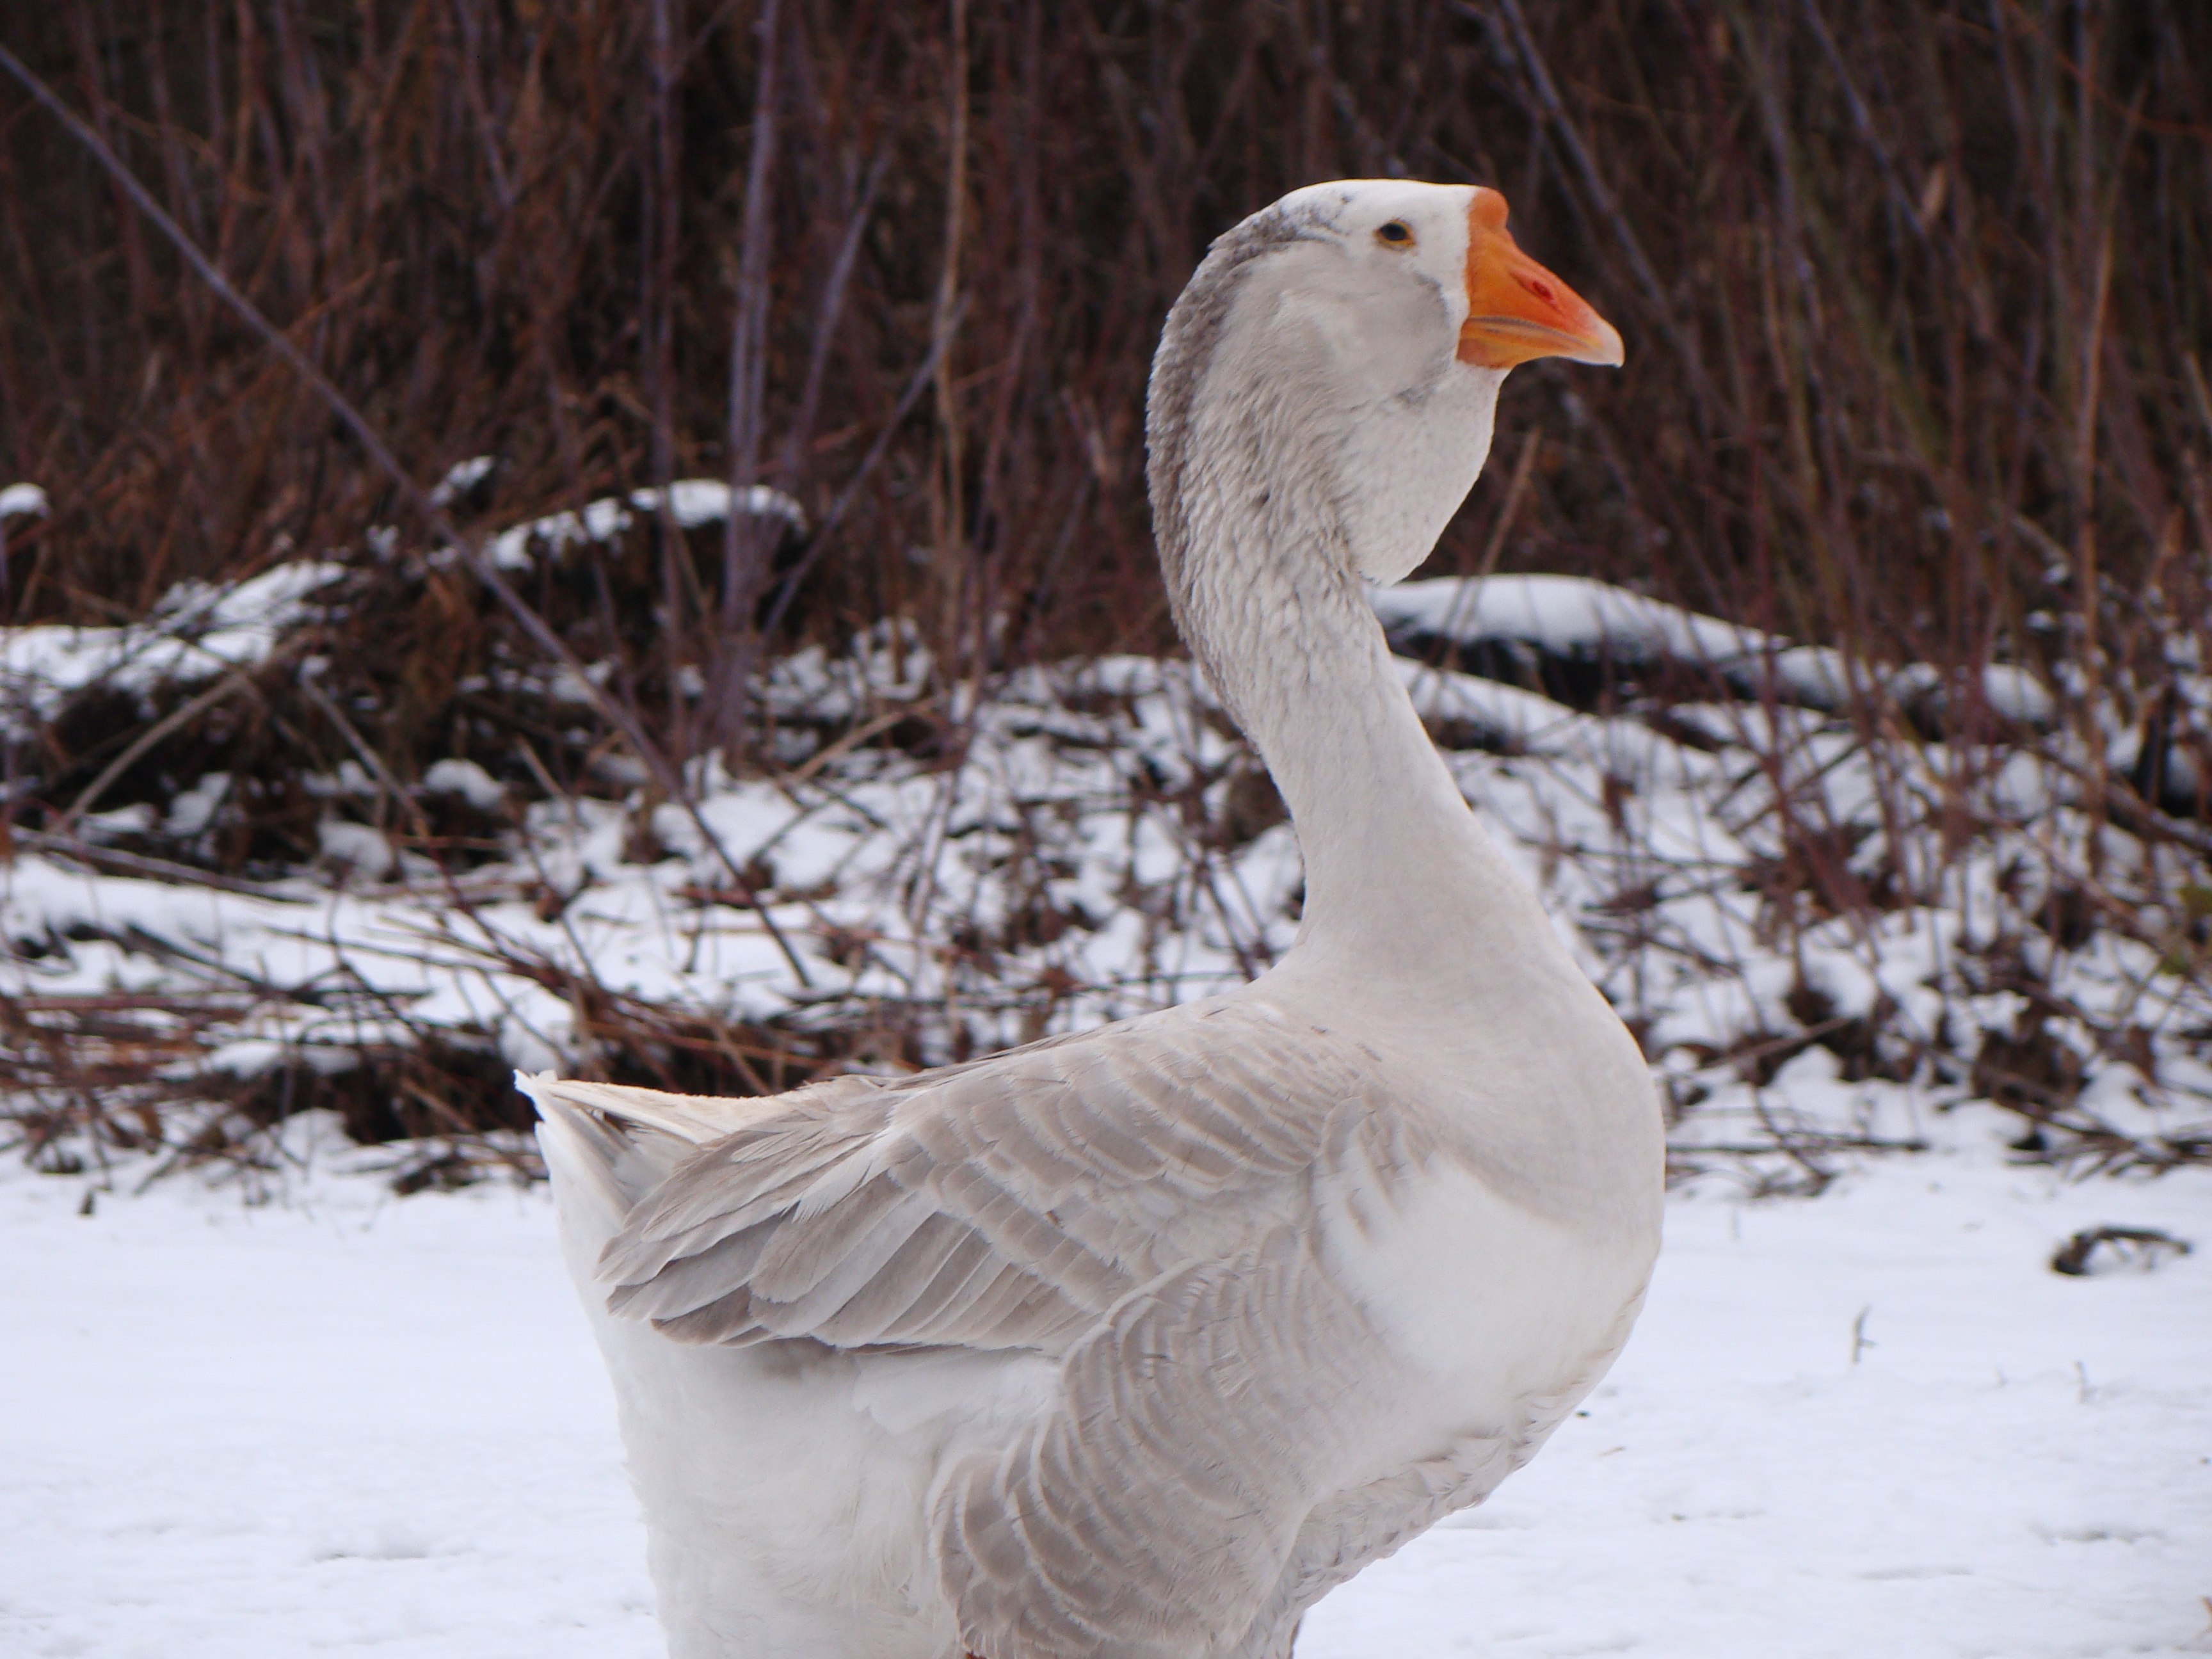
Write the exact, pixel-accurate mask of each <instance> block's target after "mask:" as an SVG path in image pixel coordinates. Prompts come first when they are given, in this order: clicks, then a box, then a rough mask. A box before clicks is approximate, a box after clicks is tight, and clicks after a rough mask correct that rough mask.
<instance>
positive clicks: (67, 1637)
mask: <svg viewBox="0 0 2212 1659" xmlns="http://www.w3.org/2000/svg"><path fill="white" fill-rule="evenodd" d="M1952 1125H1953V1131H1954V1132H1953V1133H1951V1135H1950V1136H1949V1137H1948V1139H1947V1140H1946V1141H1945V1143H1944V1144H1943V1145H1942V1146H1939V1147H1938V1149H1937V1150H1936V1151H1935V1152H1929V1153H1925V1154H1922V1155H1919V1156H1917V1157H1912V1158H1893V1159H1890V1160H1887V1161H1875V1162H1872V1163H1869V1164H1863V1165H1862V1166H1860V1167H1858V1168H1857V1169H1856V1170H1853V1171H1852V1172H1850V1173H1849V1174H1847V1175H1846V1176H1844V1178H1843V1179H1842V1180H1841V1181H1840V1182H1838V1184H1837V1185H1836V1186H1835V1187H1834V1188H1831V1189H1830V1191H1829V1192H1828V1193H1827V1194H1826V1195H1824V1196H1822V1197H1820V1198H1818V1199H1811V1200H1802V1199H1796V1200H1776V1199H1766V1200H1747V1199H1745V1198H1744V1197H1743V1196H1742V1194H1741V1190H1740V1189H1738V1188H1733V1187H1731V1186H1729V1184H1727V1183H1724V1182H1718V1181H1711V1182H1706V1183H1705V1184H1704V1185H1702V1186H1701V1187H1700V1188H1698V1189H1696V1190H1693V1191H1691V1192H1688V1193H1686V1194H1679V1195H1678V1196H1677V1197H1676V1198H1675V1199H1674V1201H1673V1202H1672V1203H1671V1204H1670V1206H1669V1213H1668V1240H1667V1246H1666V1249H1665V1252H1664V1254H1663V1255H1662V1259H1661V1262H1660V1267H1659V1270H1658V1273H1657V1276H1656V1279H1655V1282H1654V1284H1653V1287H1652V1291H1651V1296H1650V1302H1649V1304H1648V1305H1647V1307H1646V1310H1645V1312H1644V1317H1643V1320H1642V1322H1641V1323H1640V1324H1639V1325H1638V1329H1637V1332H1636V1334H1635V1336H1634V1338H1633V1340H1632V1342H1631V1344H1630V1346H1629V1348H1628V1352H1627V1353H1626V1355H1625V1356H1624V1357H1623V1358H1622V1360H1621V1361H1620V1364H1619V1365H1618V1366H1617V1367H1616V1368H1615V1370H1614V1371H1613V1375H1612V1376H1611V1377H1610V1378H1609V1379H1608V1380H1607V1382H1606V1383H1603V1384H1601V1386H1600V1388H1599V1389H1598V1391H1597V1392H1596V1393H1595V1395H1593V1396H1592V1397H1591V1398H1590V1400H1589V1401H1587V1402H1586V1403H1585V1414H1582V1415H1578V1416H1577V1417H1575V1418H1572V1419H1569V1421H1568V1422H1567V1424H1566V1425H1565V1427H1563V1428H1562V1429H1561V1430H1560V1431H1559V1434H1558V1436H1557V1437H1555V1438H1554V1440H1553V1443H1552V1444H1551V1446H1550V1447H1549V1448H1548V1449H1547V1450H1546V1451H1545V1452H1544V1453H1543V1454H1542V1455H1541V1456H1540V1457H1539V1458H1538V1459H1537V1460H1536V1462H1534V1464H1533V1465H1531V1466H1530V1467H1529V1468H1528V1469H1527V1470H1525V1471H1523V1472H1522V1474H1519V1475H1517V1476H1516V1477H1515V1478H1514V1479H1513V1480H1511V1481H1510V1482H1509V1483H1508V1484H1507V1485H1506V1486H1504V1488H1503V1489H1502V1490H1501V1491H1500V1492H1499V1493H1498V1496H1497V1497H1496V1498H1493V1499H1492V1501H1491V1502H1490V1503H1489V1504H1486V1505H1485V1506H1483V1507H1482V1508H1480V1509H1478V1510H1472V1511H1468V1512H1466V1513H1464V1514H1462V1516H1457V1517H1455V1518H1454V1519H1452V1520H1451V1521H1449V1522H1447V1523H1445V1524H1444V1525H1443V1526H1441V1527H1439V1528H1437V1529H1436V1530H1434V1531H1432V1532H1431V1533H1430V1534H1426V1535H1425V1536H1424V1537H1423V1538H1421V1539H1419V1540H1417V1541H1415V1542H1414V1543H1413V1544H1412V1545H1410V1546H1409V1547H1407V1549H1405V1550H1404V1551H1402V1552H1401V1553H1400V1554H1399V1555H1398V1556H1396V1557H1395V1558H1394V1559H1391V1560H1389V1561H1386V1562H1383V1563H1382V1564H1380V1565H1376V1566H1375V1567H1373V1568H1370V1570H1369V1571H1367V1572H1366V1573H1365V1574H1364V1575H1362V1576H1361V1577H1359V1578H1358V1579H1356V1580H1354V1581H1353V1582H1352V1583H1350V1584H1349V1585H1347V1586H1346V1587H1345V1588H1343V1589H1340V1590H1339V1591H1337V1592H1336V1593H1335V1594H1334V1595H1332V1596H1330V1597H1329V1598H1328V1600H1327V1601H1325V1602H1323V1603H1322V1605H1321V1607H1318V1608H1317V1609H1316V1611H1315V1613H1313V1614H1312V1616H1311V1617H1310V1620H1308V1623H1307V1627H1306V1630H1305V1632H1304V1635H1303V1637H1302V1638H1301V1641H1300V1645H1299V1648H1298V1656H1299V1659H1405V1656H1409V1655H1446V1654H1453V1653H1486V1654H1492V1655H1499V1656H1504V1655H1566V1654H1589V1653H1615V1654H1627V1655H1632V1656H1648V1659H1676V1656H1679V1659H1739V1656H1741V1659H1798V1656H1802V1659H1815V1656H1829V1655H1853V1656H1857V1655H1864V1654H1881V1655H1883V1656H1885V1659H1888V1656H1902V1659H1918V1656H1929V1659H1934V1656H1954V1655H1955V1656H1961V1659H1964V1656H1982V1655H2002V1656H2007V1659H2043V1656H2051V1659H2061V1656H2063V1659H2093V1656H2101V1655H2108V1654H2109V1655H2115V1656H2117V1655H2120V1654H2130V1655H2139V1656H2165V1655H2173V1656H2181V1655H2187V1654H2202V1653H2205V1652H2207V1651H2212V1633H2209V1632H2208V1613H2207V1609H2206V1607H2204V1605H2203V1601H2202V1600H2201V1599H2200V1598H2202V1597H2203V1596H2204V1595H2207V1594H2208V1593H2212V1250H2208V1249H2205V1248H2203V1246H2204V1244H2205V1243H2206V1242H2207V1241H2206V1239H2205V1237H2204V1235H2205V1233H2206V1231H2207V1229H2206V1227H2205V1221H2206V1218H2207V1217H2208V1216H2212V1171H2207V1170H2184V1171H2179V1172H2177V1173H2175V1174H2172V1175H2169V1176H2165V1177H2162V1178H2160V1179H2159V1180H2156V1181H2148V1182H2116V1181H2099V1182H2086V1183H2081V1182H2073V1183H2069V1182H2063V1181H2061V1180H2060V1179H2058V1178H2057V1176H2054V1175H2053V1174H2052V1173H2051V1172H2050V1171H2048V1170H2040V1169H2025V1168H2012V1167H2008V1166H2007V1165H2006V1164H2004V1163H2003V1162H2002V1159H2001V1158H2000V1157H1999V1156H1998V1155H1997V1152H1996V1137H1997V1136H1998V1135H1999V1134H2000V1133H2002V1132H2003V1131H2004V1130H2005V1128H2006V1127H2007V1125H2006V1124H2005V1123H2004V1122H2001V1121H1999V1119H1998V1115H1996V1114H1995V1113H1994V1112H1988V1111H1982V1112H1980V1113H1979V1114H1978V1115H1974V1114H1969V1115H1964V1116H1961V1117H1959V1118H1955V1119H1954V1120H1952ZM287 1145H288V1146H289V1148H290V1150H291V1151H292V1152H294V1154H295V1156H297V1157H299V1158H301V1159H303V1160H304V1163H303V1164H292V1165H290V1166H288V1168H287V1170H286V1171H285V1173H283V1174H282V1175H280V1176H275V1177H271V1178H270V1179H269V1180H268V1182H266V1183H265V1186H264V1189H263V1190H261V1191H259V1192H258V1193H252V1194H249V1193H246V1192H242V1191H241V1190H240V1189H239V1188H236V1187H228V1186H220V1187H216V1188H209V1187H207V1186H205V1185H204V1184H202V1183H199V1182H192V1181H185V1180H177V1179H170V1180H167V1181H164V1182H159V1183H157V1184H155V1185H154V1186H152V1187H151V1188H149V1189H148V1190H146V1191H145V1192H143V1194H138V1195H136V1196H131V1195H128V1189H129V1188H130V1187H131V1185H132V1184H134V1182H135V1179H136V1177H137V1176H138V1175H140V1174H141V1173H143V1172H142V1171H140V1170H137V1169H135V1168H133V1169H128V1170H118V1171H117V1172H116V1184H117V1185H118V1187H121V1188H124V1191H123V1192H120V1193H109V1192H106V1191H101V1192H100V1193H99V1194H98V1195H97V1196H96V1200H95V1202H94V1207H93V1209H92V1212H91V1213H90V1214H89V1215H85V1214H81V1213H80V1208H81V1204H82V1200H83V1199H84V1197H85V1195H86V1193H87V1191H88V1182H87V1181H86V1180H83V1179H69V1178H61V1177H54V1176H34V1175H32V1174H30V1173H28V1172H27V1171H26V1170H22V1169H21V1168H20V1167H18V1166H15V1165H12V1164H9V1165H4V1166H0V1256H4V1259H5V1260H6V1261H8V1262H9V1267H10V1271H9V1273H7V1274H6V1275H5V1276H4V1277H0V1328H4V1329H5V1330H6V1331H7V1332H8V1333H9V1364H7V1365H6V1366H5V1367H0V1413H4V1415H5V1420H6V1421H8V1422H9V1424H10V1425H12V1426H11V1431H10V1433H9V1449H8V1455H6V1456H5V1457H4V1458H0V1650H4V1651H6V1652H7V1653H9V1654H11V1655H13V1654H22V1655H25V1656H49V1655H51V1656H61V1655H100V1656H108V1655H113V1656H129V1655H147V1656H161V1659H200V1656H205V1659H218V1656H221V1659H228V1656H231V1655H234V1654H237V1653H240V1652H255V1653H272V1654H286V1655H291V1654H356V1655H368V1654H376V1655H380V1656H392V1659H445V1656H452V1659H464V1656H465V1659H501V1656H513V1659H539V1656H544V1659H564V1656H576V1659H584V1656H592V1659H645V1656H648V1655H655V1654H658V1653H659V1652H660V1651H661V1646H660V1642H659V1634H658V1632H657V1630H656V1627H655V1626H654V1624H653V1620H652V1618H651V1614H650V1607H651V1590H650V1586H649V1583H648V1582H647V1577H646V1574H645V1571H644V1565H643V1551H642V1534H641V1528H640V1525H639V1522H638V1521H637V1519H636V1516H635V1505H634V1504H633V1503H632V1501H631V1499H630V1497H629V1492H628V1491H627V1489H626V1486H625V1485H624V1482H623V1474H622V1469H621V1456H620V1450H619V1446H618V1443H617V1437H616V1430H615V1423H614V1411H613V1405H612V1401H611V1397H610V1395H609V1391H608V1388H607V1384H606V1382H605V1376H604V1373H603V1372H602V1370H601V1369H600V1365H599V1358H598V1355H597V1352H596V1351H595V1349H594V1348H593V1346H592V1342H591V1340H590V1338H589V1335H588V1334H587V1332H586V1328H585V1325H584V1322H583V1319H582V1316H581V1315H580V1311H579V1310H578V1309H577V1308H576V1306H575V1304H574V1298H573V1295H572V1293H571V1291H570V1290H569V1287H568V1283H567V1281H566V1279H565V1278H564V1276H563V1274H562V1269H561V1266H560V1263H559V1261H558V1258H557V1253H556V1247H555V1243H554V1237H553V1227H552V1217H551V1212H550V1205H549V1203H548V1201H547V1200H546V1199H545V1197H544V1194H543V1192H542V1190H537V1189H532V1190H520V1189H517V1188H513V1187H510V1186H507V1185H504V1184H495V1183H487V1184H485V1185H483V1186H479V1187H477V1188H471V1189H470V1190H468V1191H465V1192H463V1193H459V1194H435V1195H422V1196H418V1197H415V1198H410V1199H406V1200H392V1199H391V1198H389V1197H388V1196H387V1195H386V1192H385V1189H384V1188H383V1186H382V1185H381V1183H380V1182H378V1181H377V1180H376V1179H374V1177H373V1176H371V1175H370V1174H368V1173H366V1172H365V1171H366V1169H367V1167H368V1166H369V1165H371V1164H374V1163H375V1162H376V1161H377V1159H378V1158H379V1157H382V1158H386V1159H387V1160H388V1159H389V1158H390V1157H391V1156H392V1150H391V1149H386V1150H385V1151H384V1152H382V1153H381V1154H374V1153H370V1152H363V1151H361V1150H359V1149H345V1148H343V1146H341V1145H340V1144H339V1143H337V1141H336V1139H335V1138H334V1135H333V1134H332V1133H331V1132H329V1131H327V1130H319V1128H318V1127H317V1126H315V1125H313V1124H312V1123H295V1126H294V1129H293V1131H292V1132H291V1133H290V1134H289V1137H288V1141H287ZM349 1170H350V1171H351V1172H348V1171H349ZM249 1196H258V1197H260V1198H262V1199H264V1200H266V1201H262V1202H258V1203H249V1202H248V1201H246V1200H247V1198H248V1197H249ZM2104 1223H2116V1224H2121V1225H2137V1226H2144V1225H2148V1226H2156V1227H2163V1228H2166V1229H2169V1230H2171V1231H2176V1232H2179V1233H2180V1234H2182V1235H2184V1236H2185V1237H2186V1236H2191V1235H2193V1236H2194V1237H2196V1238H2197V1242H2198V1243H2199V1249H2198V1250H2197V1253H2196V1254H2195V1255H2188V1256H2181V1257H2168V1258H2167V1259H2166V1263H2165V1265H2163V1266H2161V1267H2159V1268H2158V1269H2157V1270H2156V1271H2154V1272H2149V1273H2108V1274H2102V1275H2099V1276H2096V1277H2093V1278H2079V1279H2075V1278H2063V1277H2060V1276H2058V1275H2057V1274H2055V1273H2051V1271H2050V1270H2049V1267H2048V1266H2047V1263H2048V1260H2049V1257H2050V1255H2051V1251H2052V1249H2054V1247H2055V1246H2057V1244H2058V1243H2060V1242H2061V1241H2063V1239H2065V1238H2066V1237H2069V1236H2070V1235H2071V1234H2072V1233H2073V1232H2075V1231H2077V1230H2079V1229H2081V1228H2084V1227H2087V1226H2092V1225H2100V1224H2104Z"/></svg>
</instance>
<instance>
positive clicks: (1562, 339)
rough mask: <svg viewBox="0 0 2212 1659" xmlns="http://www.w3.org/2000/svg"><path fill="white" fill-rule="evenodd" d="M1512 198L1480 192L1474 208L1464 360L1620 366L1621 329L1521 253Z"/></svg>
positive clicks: (1469, 218) (1494, 364)
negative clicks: (1565, 360)
mask: <svg viewBox="0 0 2212 1659" xmlns="http://www.w3.org/2000/svg"><path fill="white" fill-rule="evenodd" d="M1505 211H1506V210H1505V198H1504V197H1503V196H1500V195H1499V194H1498V192H1497V191H1494V190H1484V189H1480V188H1478V189H1477V190H1476V191H1475V192H1474V205H1473V206H1471V207H1470V208H1468V210H1467V321H1465V322H1464V323H1462V324H1461V325H1460V331H1459V360H1460V362H1463V363H1475V364H1478V365H1480V367H1482V368H1512V367H1513V366H1514V365H1515V364H1516V363H1525V362H1531V361H1532V360H1534V359H1535V358H1538V357H1571V358H1573V359H1574V360H1575V361H1576V362H1578V363H1605V364H1607V365H1610V366H1611V367H1613V368H1620V362H1621V358H1622V352H1621V346H1620V330H1618V329H1616V328H1615V327H1613V325H1612V324H1611V323H1608V322H1607V321H1606V319H1604V318H1602V317H1601V316H1599V315H1598V314H1597V313H1595V311H1592V310H1591V309H1590V307H1589V301H1587V300H1585V299H1583V296H1582V295H1579V294H1577V293H1576V292H1575V291H1574V289H1571V288H1569V287H1568V286H1567V285H1566V284H1565V283H1563V282H1561V281H1560V280H1559V278H1558V277H1556V276H1553V275H1552V273H1551V272H1550V271H1548V270H1545V269H1544V267H1543V266H1541V265H1540V264H1537V263H1536V262H1535V261H1534V259H1532V258H1529V257H1528V255H1527V254H1525V253H1523V252H1522V251H1521V248H1520V246H1519V244H1517V243H1516V242H1515V241H1514V240H1513V234H1512V233H1511V232H1510V231H1509V230H1507V229H1506V228H1505Z"/></svg>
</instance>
